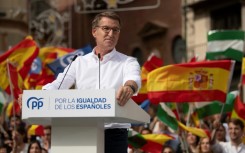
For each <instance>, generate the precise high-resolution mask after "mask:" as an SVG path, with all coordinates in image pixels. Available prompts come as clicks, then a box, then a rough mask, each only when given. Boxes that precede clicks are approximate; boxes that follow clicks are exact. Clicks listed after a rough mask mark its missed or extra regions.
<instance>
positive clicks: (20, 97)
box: [18, 94, 22, 109]
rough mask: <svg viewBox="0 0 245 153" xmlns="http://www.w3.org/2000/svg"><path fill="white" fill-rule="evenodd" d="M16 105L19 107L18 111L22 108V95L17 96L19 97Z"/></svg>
mask: <svg viewBox="0 0 245 153" xmlns="http://www.w3.org/2000/svg"><path fill="white" fill-rule="evenodd" d="M18 104H19V106H20V109H21V108H22V94H19V97H18Z"/></svg>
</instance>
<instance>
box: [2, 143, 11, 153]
mask: <svg viewBox="0 0 245 153" xmlns="http://www.w3.org/2000/svg"><path fill="white" fill-rule="evenodd" d="M10 152H11V148H10V147H9V146H7V145H5V144H1V145H0V153H10Z"/></svg>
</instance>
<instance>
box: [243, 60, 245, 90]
mask: <svg viewBox="0 0 245 153" xmlns="http://www.w3.org/2000/svg"><path fill="white" fill-rule="evenodd" d="M242 84H243V85H245V57H244V58H243V59H242Z"/></svg>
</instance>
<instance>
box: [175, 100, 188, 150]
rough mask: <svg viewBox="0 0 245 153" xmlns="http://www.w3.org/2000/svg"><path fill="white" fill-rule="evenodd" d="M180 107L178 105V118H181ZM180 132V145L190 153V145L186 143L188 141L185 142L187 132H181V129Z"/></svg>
mask: <svg viewBox="0 0 245 153" xmlns="http://www.w3.org/2000/svg"><path fill="white" fill-rule="evenodd" d="M178 106H179V105H178V104H177V103H176V111H177V114H178V116H180V113H179V107H178ZM178 131H179V132H180V143H182V146H183V147H184V149H186V153H189V148H188V145H187V143H186V141H184V140H185V139H184V138H185V132H183V131H180V129H178Z"/></svg>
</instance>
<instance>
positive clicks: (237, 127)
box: [219, 118, 245, 153]
mask: <svg viewBox="0 0 245 153" xmlns="http://www.w3.org/2000/svg"><path fill="white" fill-rule="evenodd" d="M228 133H229V136H230V141H228V142H219V144H220V145H221V146H222V148H223V152H224V153H245V144H244V143H243V142H242V138H243V137H244V123H243V122H242V121H241V120H240V119H237V118H231V119H230V121H229V122H228Z"/></svg>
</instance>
